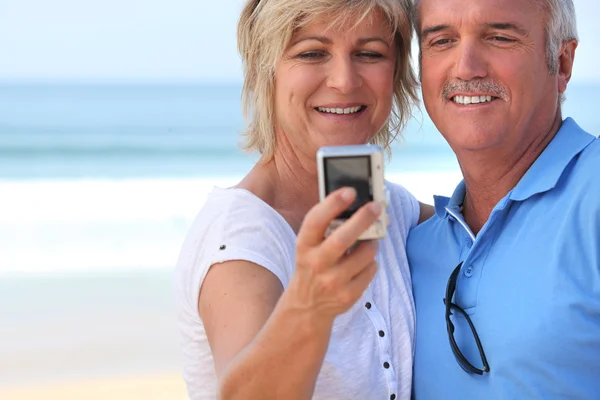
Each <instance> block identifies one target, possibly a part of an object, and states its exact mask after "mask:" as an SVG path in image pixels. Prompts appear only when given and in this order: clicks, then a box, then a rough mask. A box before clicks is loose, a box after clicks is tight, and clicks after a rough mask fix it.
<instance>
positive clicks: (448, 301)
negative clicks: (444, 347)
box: [444, 262, 490, 375]
mask: <svg viewBox="0 0 600 400" xmlns="http://www.w3.org/2000/svg"><path fill="white" fill-rule="evenodd" d="M462 264H463V263H462V262H461V263H460V264H458V266H457V267H456V268H454V271H452V274H451V275H450V278H449V279H448V284H447V285H446V297H445V298H444V304H445V305H446V317H445V318H446V330H447V331H448V340H449V341H450V347H451V348H452V353H454V358H456V362H458V365H460V367H461V368H462V369H463V370H464V371H465V372H467V373H470V374H477V375H483V373H484V372H489V371H490V366H489V364H488V362H487V358H486V357H485V353H484V351H483V346H482V345H481V340H479V335H478V334H477V330H476V329H475V325H473V321H471V318H470V317H469V315H468V314H467V313H466V311H465V310H463V309H462V308H460V307H459V306H457V305H456V304H454V303H452V297H453V296H454V292H455V291H456V281H457V279H458V274H459V273H460V268H461V267H462ZM452 311H458V312H459V313H460V314H462V315H463V317H465V319H466V320H467V323H468V324H469V327H470V328H471V333H472V334H473V338H474V339H475V343H476V344H477V349H478V350H479V356H480V357H481V362H482V364H483V368H477V367H476V366H474V365H473V364H471V362H470V361H469V360H467V358H466V357H465V356H464V354H463V353H462V352H461V351H460V348H459V347H458V344H457V343H456V339H455V338H454V324H453V323H452V320H451V318H450V316H451V315H452Z"/></svg>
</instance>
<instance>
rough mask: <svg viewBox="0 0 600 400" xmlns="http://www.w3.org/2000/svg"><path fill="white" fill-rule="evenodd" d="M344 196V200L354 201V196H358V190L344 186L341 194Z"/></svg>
mask: <svg viewBox="0 0 600 400" xmlns="http://www.w3.org/2000/svg"><path fill="white" fill-rule="evenodd" d="M340 196H341V197H342V200H344V201H352V200H354V197H355V196H356V190H354V188H350V187H349V188H344V189H342V193H341V195H340Z"/></svg>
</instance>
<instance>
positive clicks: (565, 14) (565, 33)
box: [413, 0, 578, 75]
mask: <svg viewBox="0 0 600 400" xmlns="http://www.w3.org/2000/svg"><path fill="white" fill-rule="evenodd" d="M532 1H534V2H535V3H537V4H538V5H539V6H540V7H542V9H543V10H544V11H545V13H546V18H545V25H546V61H547V63H548V71H549V72H550V74H551V75H556V74H557V73H558V57H559V53H560V49H561V47H562V44H563V42H564V41H567V40H578V38H577V21H576V18H575V6H574V5H573V0H532ZM419 2H420V0H413V5H414V7H413V21H414V24H415V29H416V32H417V35H419V34H420V26H419V24H420V21H419ZM420 45H421V43H420V40H419V48H420ZM419 58H420V56H419Z"/></svg>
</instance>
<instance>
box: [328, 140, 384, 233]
mask: <svg viewBox="0 0 600 400" xmlns="http://www.w3.org/2000/svg"><path fill="white" fill-rule="evenodd" d="M383 161H384V158H383V150H382V149H381V147H379V146H376V145H369V144H366V145H350V146H329V147H321V148H320V149H319V150H318V151H317V169H318V173H319V196H320V198H321V201H322V200H323V199H324V198H325V197H327V195H329V193H331V192H334V191H335V190H337V189H339V188H341V187H348V186H349V187H353V188H354V189H355V190H356V199H355V200H354V202H353V203H352V205H351V206H350V207H349V208H348V209H347V210H345V211H344V212H342V213H341V214H340V215H339V216H338V217H337V218H336V219H335V220H334V221H333V222H332V223H331V224H330V226H329V229H328V232H327V234H329V233H330V232H331V231H332V230H334V229H335V228H337V227H338V226H340V225H341V224H343V223H344V222H345V221H346V220H347V219H348V218H350V217H351V216H352V215H353V214H354V213H355V212H356V211H357V210H358V209H359V208H360V207H362V206H363V205H365V204H366V203H368V202H370V201H375V202H379V203H380V204H381V205H382V206H383V211H382V213H381V216H380V217H379V219H378V220H377V221H375V222H374V223H373V224H372V225H371V226H370V227H369V229H367V230H366V231H365V232H364V233H363V234H362V235H361V236H360V237H359V240H372V239H381V238H383V237H385V235H386V232H387V225H388V215H387V205H388V203H389V199H388V192H387V189H386V187H385V180H384V176H383Z"/></svg>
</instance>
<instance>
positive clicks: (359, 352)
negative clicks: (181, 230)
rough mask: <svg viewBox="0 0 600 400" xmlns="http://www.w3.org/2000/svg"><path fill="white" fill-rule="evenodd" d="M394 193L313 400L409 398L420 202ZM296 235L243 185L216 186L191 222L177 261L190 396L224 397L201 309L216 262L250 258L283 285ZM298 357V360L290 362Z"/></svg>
mask: <svg viewBox="0 0 600 400" xmlns="http://www.w3.org/2000/svg"><path fill="white" fill-rule="evenodd" d="M386 185H387V188H388V190H389V191H390V204H389V207H388V213H389V217H390V218H389V220H390V225H389V226H388V234H387V236H386V237H385V238H384V239H382V240H381V241H380V246H379V253H378V255H377V262H378V265H379V269H378V272H377V274H376V276H375V278H374V279H373V281H372V282H371V284H370V285H369V287H368V288H367V290H366V291H365V292H364V294H363V296H362V297H361V298H360V300H359V301H358V302H357V303H356V304H355V305H354V306H353V307H352V308H351V309H350V310H348V311H347V312H346V313H344V314H342V315H340V316H338V317H337V318H336V320H335V323H334V326H333V332H332V335H331V340H330V343H329V347H328V350H327V353H326V355H325V360H324V363H323V366H322V368H321V371H320V374H319V377H318V380H317V385H316V388H315V392H314V396H313V398H314V399H326V400H336V399H340V400H341V399H343V400H348V399H360V400H367V399H377V400H388V399H402V400H404V399H406V400H408V399H410V395H411V380H412V364H413V351H414V335H415V308H414V302H413V296H412V290H411V280H410V273H409V269H408V263H407V259H406V250H405V244H406V237H407V235H408V231H409V229H411V228H412V227H414V226H415V225H416V224H417V221H418V218H419V204H418V202H417V200H416V199H415V198H414V197H413V196H412V195H411V194H410V193H409V192H408V191H407V190H406V189H404V188H403V187H401V186H399V185H395V184H391V183H386ZM295 248H296V235H295V233H294V231H293V230H292V229H291V227H290V226H289V225H288V223H287V222H286V221H285V220H284V219H283V217H282V216H281V215H280V214H279V213H277V212H276V211H275V210H274V209H273V208H271V207H270V206H269V205H267V204H266V203H265V202H263V201H262V200H261V199H259V198H258V197H256V196H255V195H253V194H252V193H250V192H248V191H246V190H243V189H219V188H215V189H214V190H213V192H212V193H211V194H210V195H209V197H208V200H207V201H206V203H205V205H204V207H203V208H202V210H201V211H200V213H199V214H198V216H197V217H196V219H195V221H194V222H193V224H192V227H191V229H190V232H189V233H188V236H187V239H186V241H185V243H184V245H183V248H182V250H181V254H180V257H179V261H178V264H177V267H176V279H175V284H176V293H177V308H178V320H179V330H180V337H181V347H182V355H183V363H184V365H183V367H184V369H183V376H184V379H185V382H186V384H187V389H188V393H189V396H190V399H192V400H205V399H206V400H208V399H211V400H214V399H216V398H218V394H217V387H218V385H217V379H216V376H215V372H214V365H213V358H212V355H211V351H210V347H209V344H208V341H207V338H206V332H205V330H204V326H203V324H202V320H201V319H200V316H199V313H198V297H199V292H200V288H201V286H202V282H203V281H204V278H205V277H206V274H207V272H208V270H209V268H210V267H211V265H213V264H216V263H222V262H225V261H229V260H247V261H251V262H253V263H255V264H258V265H261V266H263V267H264V268H266V269H268V270H269V271H271V272H272V273H273V274H275V276H277V278H278V279H279V280H280V281H281V284H282V285H283V287H284V288H286V287H287V286H288V285H289V282H290V279H291V277H292V275H293V273H294V269H295V262H294V260H295ZM290 361H291V362H293V360H290Z"/></svg>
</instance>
